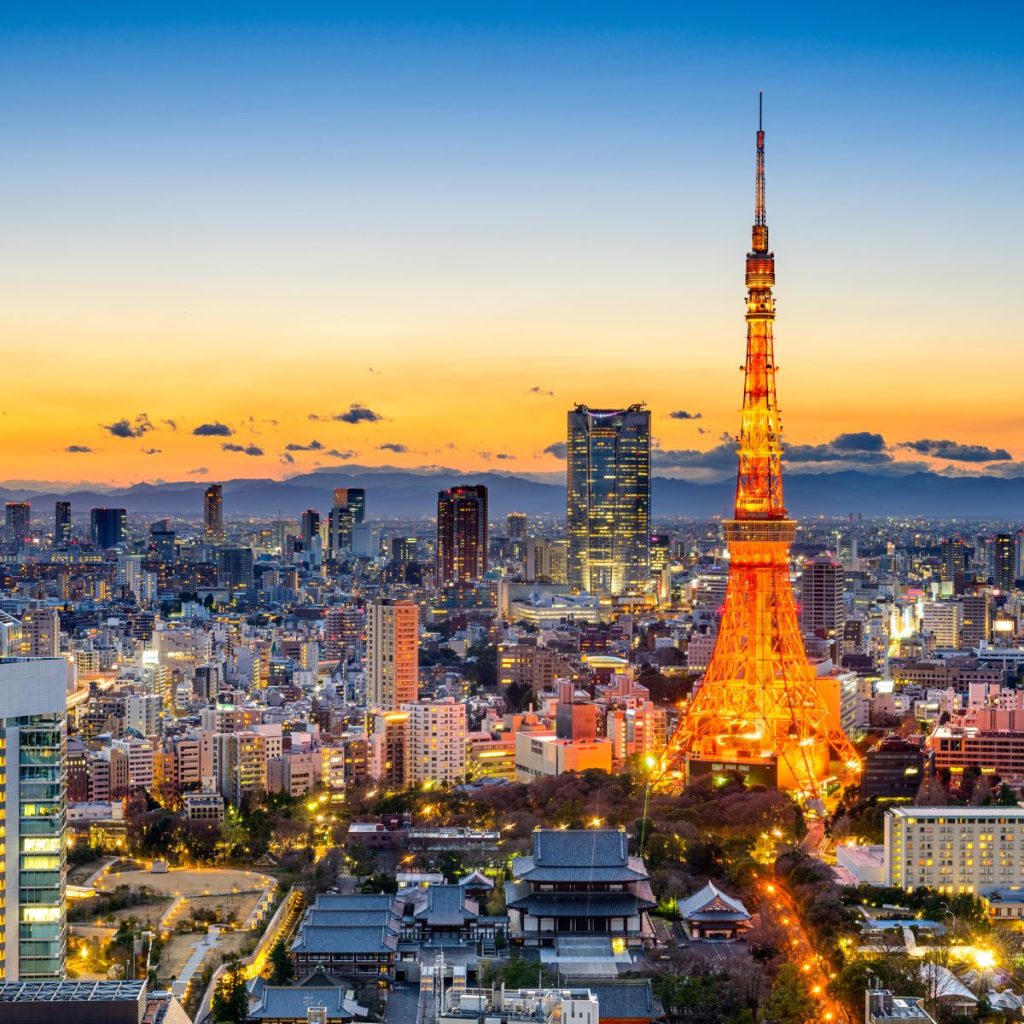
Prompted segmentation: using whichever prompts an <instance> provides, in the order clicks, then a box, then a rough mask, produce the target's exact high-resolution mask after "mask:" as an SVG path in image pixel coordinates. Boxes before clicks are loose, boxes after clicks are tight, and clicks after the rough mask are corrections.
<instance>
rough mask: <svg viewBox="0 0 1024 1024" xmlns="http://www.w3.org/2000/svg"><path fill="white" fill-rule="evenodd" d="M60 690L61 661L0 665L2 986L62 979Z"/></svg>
mask: <svg viewBox="0 0 1024 1024" xmlns="http://www.w3.org/2000/svg"><path fill="white" fill-rule="evenodd" d="M66 688H67V663H66V662H65V661H64V659H63V658H11V659H5V660H2V661H0V750H2V753H3V756H2V757H0V834H2V835H3V837H4V849H3V853H2V855H0V893H2V894H3V897H4V913H3V917H2V923H0V980H2V981H52V980H57V979H60V978H62V977H63V976H64V968H65V957H66V953H67V915H66V905H65V884H66V876H67V861H66V859H65V855H66V845H67V844H66V829H67V787H66V766H65V751H66V745H67V733H66V708H67V697H66V692H67V690H66ZM0 1016H2V1015H0Z"/></svg>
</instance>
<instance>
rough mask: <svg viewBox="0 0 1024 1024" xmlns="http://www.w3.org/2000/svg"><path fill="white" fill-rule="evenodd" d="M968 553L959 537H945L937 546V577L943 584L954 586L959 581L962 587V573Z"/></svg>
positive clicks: (964, 569)
mask: <svg viewBox="0 0 1024 1024" xmlns="http://www.w3.org/2000/svg"><path fill="white" fill-rule="evenodd" d="M969 555H970V551H969V549H968V547H967V545H966V544H965V543H964V542H963V539H962V538H960V537H947V538H946V539H945V540H943V541H942V543H941V545H940V546H939V558H940V563H941V564H940V568H939V576H940V578H941V579H942V581H943V582H944V583H953V584H956V583H957V581H958V580H959V583H960V588H961V589H962V587H963V580H964V573H965V572H966V571H967V561H968V557H969Z"/></svg>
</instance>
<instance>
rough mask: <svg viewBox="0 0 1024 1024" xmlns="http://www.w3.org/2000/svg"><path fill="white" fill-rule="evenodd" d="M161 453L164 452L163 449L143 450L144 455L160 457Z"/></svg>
mask: <svg viewBox="0 0 1024 1024" xmlns="http://www.w3.org/2000/svg"><path fill="white" fill-rule="evenodd" d="M161 451H162V449H160V448H143V449H142V454H143V455H159V454H160V452H161Z"/></svg>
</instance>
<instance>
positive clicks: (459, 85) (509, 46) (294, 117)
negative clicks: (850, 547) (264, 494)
mask: <svg viewBox="0 0 1024 1024" xmlns="http://www.w3.org/2000/svg"><path fill="white" fill-rule="evenodd" d="M779 6H781V7H782V9H781V10H780V9H778V8H779ZM764 10H765V12H766V13H762V12H761V10H759V8H758V7H757V6H755V5H750V4H722V5H717V6H715V5H700V6H697V5H693V6H691V5H686V4H672V5H669V4H628V5H627V4H596V5H595V4H586V5H585V4H544V5H540V4H517V5H502V4H488V3H480V4H462V5H456V4H387V3H382V4H373V5H363V4H331V5H324V4H291V5H281V4H277V5H270V4H258V3H257V4H253V3H246V4H211V5H192V4H174V5H171V4H160V5H157V4H132V5H127V4H126V5H105V4H94V5H84V4H83V5H48V6H47V8H46V9H45V11H44V10H41V9H40V7H39V6H38V5H11V4H8V5H5V6H4V8H3V10H2V11H0V44H2V46H3V54H4V58H3V61H2V63H0V95H2V96H3V97H4V100H3V102H2V104H0V130H2V133H3V138H4V140H5V143H4V157H3V160H2V161H0V211H2V215H3V228H2V230H0V287H2V292H0V331H3V333H4V335H5V337H7V338H8V339H10V342H11V346H10V347H11V349H12V350H13V354H12V356H11V362H10V365H11V368H12V370H13V371H14V372H15V373H16V374H17V379H19V380H21V381H23V382H26V383H29V382H31V383H34V384H36V385H38V386H37V387H35V388H22V389H19V390H18V391H17V392H16V393H13V394H12V393H8V395H7V396H6V397H5V398H4V400H3V401H2V402H0V405H2V406H3V411H4V412H5V414H6V415H5V416H4V417H2V418H0V444H3V445H4V448H5V450H7V451H10V452H12V453H14V454H13V455H12V461H14V462H18V460H22V461H21V462H19V463H18V465H16V466H13V465H12V467H11V471H10V475H12V476H13V475H17V476H19V477H25V476H26V475H27V474H28V473H29V472H30V471H31V470H32V468H33V467H36V466H38V467H39V472H41V473H45V475H46V476H48V477H52V476H59V475H61V474H62V473H64V474H66V475H68V476H70V475H72V474H73V475H74V476H75V477H76V478H79V477H81V476H83V475H95V476H96V477H102V478H107V479H129V478H130V479H136V478H139V477H140V476H141V475H142V474H143V473H145V472H148V471H149V467H150V465H151V462H152V458H151V457H150V458H147V457H146V456H144V455H143V454H142V452H143V443H145V444H146V446H147V447H149V448H152V447H154V445H152V444H151V443H149V442H151V441H152V437H150V438H149V440H148V441H147V442H140V443H139V444H138V445H136V446H135V447H133V448H129V447H128V446H127V445H112V444H111V443H110V439H109V438H108V437H107V436H106V435H105V433H104V430H103V427H102V423H103V422H113V421H116V420H118V419H121V418H123V417H125V416H127V417H129V418H131V417H134V416H136V415H138V414H139V413H140V412H142V411H143V410H145V411H146V412H147V413H149V414H150V415H151V417H152V418H153V420H154V422H156V421H157V420H158V418H159V417H167V418H170V419H181V420H182V421H187V422H193V421H194V422H196V423H201V422H208V421H212V420H219V421H224V422H231V423H232V425H233V429H235V431H236V433H237V434H238V435H239V436H241V435H243V434H245V433H246V430H247V429H248V428H246V427H244V426H243V423H244V421H245V417H246V416H250V415H259V416H262V417H263V418H265V419H267V420H270V419H274V420H277V421H278V423H279V424H280V431H281V434H280V436H279V437H276V436H275V437H274V438H273V440H272V441H270V440H269V439H267V435H269V434H271V433H272V430H271V428H270V426H269V424H268V425H265V426H264V428H263V433H262V434H261V435H260V436H261V437H264V438H265V439H267V443H263V442H261V446H262V447H263V448H264V449H265V451H266V459H267V460H268V461H267V462H266V464H262V465H260V466H259V467H257V466H255V465H252V464H251V462H252V460H246V464H245V465H244V466H239V465H238V463H239V458H238V456H237V454H236V453H225V452H220V451H218V452H216V453H212V452H210V451H209V450H202V449H199V448H198V447H197V446H196V442H194V441H191V440H189V441H187V443H186V441H185V437H186V432H184V431H183V432H180V434H179V436H176V437H169V436H168V437H165V438H164V439H163V440H162V441H161V444H160V449H161V451H160V456H161V463H162V465H161V468H160V475H161V476H164V477H168V476H174V475H179V474H184V473H186V472H188V471H189V470H191V469H194V468H195V467H196V466H197V465H198V464H199V463H200V462H201V463H202V464H203V465H208V464H211V463H212V465H210V471H211V472H213V473H217V472H223V473H227V472H229V471H230V472H240V471H241V470H242V469H243V468H244V469H245V470H247V471H257V470H258V471H259V472H260V473H267V474H277V473H281V472H286V471H290V466H289V465H287V464H285V463H281V462H280V460H279V453H278V452H277V449H279V448H283V446H284V444H285V443H286V442H289V441H308V439H307V438H302V437H299V436H298V435H297V434H296V431H301V430H308V427H307V426H306V423H307V415H308V413H309V412H314V413H319V412H322V411H323V409H326V408H327V406H329V405H331V404H332V403H333V404H336V405H338V406H339V407H341V408H345V407H347V406H348V405H349V404H351V403H352V402H361V403H368V404H370V405H372V406H373V407H374V408H379V409H380V411H381V420H380V424H381V425H380V429H376V428H374V429H371V428H370V427H366V428H365V430H363V432H362V433H359V434H358V436H355V437H349V436H346V437H340V436H339V437H332V438H330V439H328V438H325V439H324V445H325V447H333V448H335V449H336V450H337V449H341V448H344V450H346V451H348V450H354V451H356V452H358V457H359V458H360V460H361V461H367V460H368V459H372V458H374V457H376V456H374V455H373V453H374V452H377V451H381V452H382V455H381V456H380V457H383V454H385V453H386V454H387V455H388V457H389V460H390V456H391V455H392V454H394V453H393V452H392V451H391V450H390V449H388V450H386V452H385V450H383V449H381V448H380V445H382V444H387V445H391V446H393V445H396V444H398V445H402V446H404V447H405V448H406V449H407V459H406V461H407V463H408V464H409V465H412V464H418V463H424V462H430V461H440V460H441V458H442V456H443V457H444V461H448V462H454V463H456V464H462V465H465V466H467V467H476V466H480V465H482V464H484V463H486V462H487V460H486V459H484V458H483V457H482V454H481V453H482V452H491V453H494V452H504V453H507V454H513V455H514V457H515V460H516V463H517V465H511V466H509V467H508V468H513V469H515V468H521V469H523V470H524V471H526V470H533V471H538V470H544V469H549V470H550V469H553V468H556V467H555V466H554V465H552V464H551V462H550V459H551V457H550V456H543V455H542V454H541V453H542V452H543V449H544V447H546V446H547V445H548V444H550V443H551V442H552V441H554V440H557V439H558V437H559V436H560V434H561V432H562V431H563V429H564V425H563V424H564V410H565V408H566V406H567V404H569V403H572V402H575V401H588V402H590V403H591V404H594V405H600V404H614V403H618V402H622V403H628V402H630V401H635V400H638V399H645V400H647V401H648V402H649V403H650V404H651V406H652V409H653V410H654V411H655V413H656V423H657V424H658V429H659V430H660V437H659V439H660V441H661V443H662V445H663V446H664V447H665V448H666V449H668V450H683V451H688V450H691V449H694V450H702V449H705V448H708V447H710V446H711V445H712V443H713V442H715V441H717V438H718V435H719V434H720V433H721V432H722V431H728V430H734V429H735V422H734V419H735V408H736V405H737V402H738V397H739V396H738V382H737V380H736V378H735V366H736V365H737V364H738V362H739V361H740V358H741V355H742V317H741V304H740V300H741V298H742V294H741V263H742V253H743V250H744V247H745V246H746V244H747V237H748V225H749V221H750V211H751V203H752V197H751V184H752V181H751V179H752V163H753V160H752V134H753V129H754V127H755V116H756V94H757V90H758V89H763V90H764V91H765V94H766V127H767V129H768V212H769V223H770V225H771V227H772V239H773V242H774V244H775V247H776V251H777V255H778V262H779V275H780V286H779V299H780V321H779V328H778V337H779V346H780V355H779V361H780V364H781V365H782V366H783V368H784V371H785V373H784V375H783V376H782V378H781V379H780V400H781V402H782V405H783V409H784V412H785V413H786V414H787V418H786V422H787V429H788V432H789V437H790V439H791V441H792V442H793V443H800V444H822V443H827V442H828V441H830V440H831V439H832V438H833V437H835V436H836V435H838V434H841V433H844V432H853V431H867V430H870V431H875V432H878V433H882V434H884V435H885V438H886V440H887V442H889V443H891V444H893V445H895V444H898V443H901V442H905V441H909V440H919V439H921V438H944V439H950V440H953V441H956V442H958V443H964V444H985V445H990V446H992V447H993V448H996V447H1005V448H1008V449H1009V450H1010V452H1011V453H1012V454H1013V456H1014V458H1015V459H1017V460H1019V459H1021V458H1024V440H1022V437H1021V432H1020V426H1021V417H1020V413H1019V412H1018V402H1017V399H1016V395H1015V389H1012V388H999V387H993V385H994V383H995V381H996V380H997V379H998V376H999V374H1000V369H999V368H1000V367H1002V368H1005V367H1006V366H1008V365H1012V364H1013V363H1014V361H1015V360H1016V359H1017V353H1018V351H1019V346H1020V342H1021V337H1020V328H1019V317H1018V313H1017V309H1016V306H1017V293H1019V289H1020V285H1019V281H1018V274H1017V270H1016V267H1017V263H1018V256H1017V249H1018V247H1019V240H1020V238H1021V234H1022V228H1024V218H1022V215H1021V210H1020V200H1019V195H1018V193H1019V178H1020V168H1021V167H1022V166H1024V152H1022V149H1024V145H1022V142H1021V133H1020V130H1019V128H1020V121H1021V116H1020V96H1021V95H1022V94H1024V92H1022V86H1024V67H1022V60H1021V57H1020V54H1019V39H1020V36H1021V28H1022V24H1021V22H1022V15H1021V13H1020V11H1019V9H1018V8H1016V7H1013V6H1010V5H988V6H986V7H985V8H984V11H983V15H982V16H979V15H978V13H977V12H976V11H975V12H972V11H968V10H967V9H965V8H963V7H954V6H952V5H934V4H933V5H923V4H913V5H906V4H902V5H887V6H881V5H873V6H872V5H858V6H856V7H855V8H851V7H848V6H841V5H831V6H830V7H829V8H828V9H827V10H823V9H822V8H821V7H819V6H818V5H800V4H796V5H794V4H787V5H775V6H772V7H767V8H765V9H764ZM378 363H379V364H380V365H379V366H377V365H375V364H378ZM154 367H157V368H158V369H157V371H156V372H154ZM370 367H373V368H374V372H373V373H372V374H371V373H370V370H369V368H370ZM44 384H45V387H44V386H42V385H44ZM539 386H543V390H545V391H548V390H550V391H551V392H553V394H552V395H550V396H547V397H549V398H550V401H549V402H548V403H547V404H546V405H543V406H542V407H541V406H538V405H536V404H534V405H531V404H530V403H531V402H534V403H535V402H536V398H535V397H527V396H530V395H533V396H536V394H537V392H536V391H533V390H532V389H533V388H535V387H539ZM482 394H486V395H487V396H488V399H489V401H488V402H487V403H486V408H485V409H483V411H482V412H480V413H479V414H477V415H469V414H468V413H467V414H466V415H465V416H463V417H461V418H460V420H459V422H458V423H457V424H455V426H454V427H452V425H451V423H450V419H451V417H450V407H451V402H452V401H455V402H458V401H460V399H461V397H462V396H465V395H471V396H479V395H482ZM98 399H99V400H100V401H101V402H102V405H103V408H102V410H101V411H97V409H96V406H97V400H98ZM680 407H685V408H698V407H699V409H700V411H701V412H702V419H701V421H700V424H697V422H696V421H680V420H670V419H669V418H668V412H669V411H670V410H672V409H677V408H680ZM498 411H500V413H499V414H496V412H498ZM658 416H660V417H662V419H661V421H660V423H659V421H658V418H657V417H658ZM274 429H277V428H274ZM701 430H703V431H707V433H706V434H701V433H698V431H701ZM385 431H386V436H385ZM286 432H287V436H285V433H286ZM188 436H191V435H188ZM452 437H453V438H454V442H453V441H452V440H451V439H450V438H452ZM242 439H243V440H245V441H246V443H247V444H251V443H252V442H253V437H252V436H248V435H247V436H245V437H243V438H242ZM452 443H455V444H456V449H455V450H454V451H452V450H451V449H448V448H447V446H448V445H450V444H452ZM72 445H74V446H77V447H83V448H91V449H93V450H92V451H91V452H88V453H76V454H75V455H73V456H69V455H68V454H67V453H65V452H64V448H66V447H68V446H72ZM449 453H450V454H449ZM311 458H312V456H311ZM303 468H310V467H308V466H306V467H303Z"/></svg>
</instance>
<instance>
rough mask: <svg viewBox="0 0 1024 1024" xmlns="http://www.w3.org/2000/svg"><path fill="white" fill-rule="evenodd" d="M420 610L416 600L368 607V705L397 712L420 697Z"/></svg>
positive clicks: (382, 602)
mask: <svg viewBox="0 0 1024 1024" xmlns="http://www.w3.org/2000/svg"><path fill="white" fill-rule="evenodd" d="M419 617H420V610H419V608H418V607H417V606H416V605H415V604H413V603H412V601H389V600H386V599H382V600H379V601H372V602H371V603H370V604H368V605H367V606H366V706H367V707H369V708H373V709H376V710H379V711H397V710H398V709H399V708H401V706H402V705H403V704H408V703H410V702H411V701H414V700H416V698H417V697H418V696H419V661H420V658H419Z"/></svg>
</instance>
